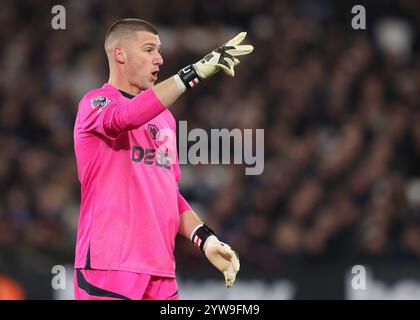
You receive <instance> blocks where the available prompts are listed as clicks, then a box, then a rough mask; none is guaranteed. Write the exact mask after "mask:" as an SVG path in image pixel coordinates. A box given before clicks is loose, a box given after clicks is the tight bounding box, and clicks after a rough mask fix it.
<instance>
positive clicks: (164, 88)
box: [152, 76, 185, 108]
mask: <svg viewBox="0 0 420 320" xmlns="http://www.w3.org/2000/svg"><path fill="white" fill-rule="evenodd" d="M175 77H176V76H173V77H170V78H168V79H166V80H164V81H162V82H161V83H159V84H157V85H155V86H154V87H153V88H152V89H153V91H154V92H155V94H156V96H157V97H158V99H159V100H160V102H161V103H162V104H163V105H164V106H165V107H166V108H169V107H170V106H171V105H172V104H173V103H174V102H175V101H176V99H178V98H179V96H180V95H181V94H182V93H183V92H184V91H185V88H182V86H180V84H179V83H177V81H175Z"/></svg>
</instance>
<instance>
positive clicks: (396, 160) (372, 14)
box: [0, 0, 420, 272]
mask: <svg viewBox="0 0 420 320" xmlns="http://www.w3.org/2000/svg"><path fill="white" fill-rule="evenodd" d="M359 3H361V4H363V1H360V2H359ZM54 4H56V3H52V2H48V1H40V0H28V1H2V9H1V10H0V43H1V47H2V49H1V50H0V55H1V58H0V63H1V70H2V71H1V72H0V82H1V85H0V149H1V153H0V199H1V200H0V272H1V271H2V270H7V268H6V265H7V263H10V261H22V259H25V258H24V257H30V258H27V259H28V260H29V259H30V262H29V263H36V261H39V260H42V259H49V260H50V261H53V262H58V263H72V262H73V254H74V242H75V236H76V227H77V220H78V208H79V201H80V189H79V188H80V187H79V183H78V180H77V171H76V163H75V159H74V153H73V138H72V130H73V123H74V119H75V115H76V110H77V101H78V100H79V99H80V97H81V96H82V95H83V93H84V92H86V91H87V90H89V89H91V88H94V87H98V86H101V85H102V84H103V83H105V82H106V81H107V76H108V74H107V72H108V71H107V62H106V58H105V54H104V52H103V39H104V34H105V32H106V29H107V27H108V26H109V25H110V24H111V23H112V22H113V21H114V20H116V19H117V18H121V17H139V18H144V19H147V20H149V21H151V22H152V23H154V24H155V25H156V26H157V27H158V29H159V30H160V32H161V40H162V43H163V48H162V51H163V56H164V60H165V64H164V66H163V68H161V69H162V72H161V74H160V79H164V78H165V77H167V76H170V75H171V74H173V73H174V72H176V71H177V70H178V69H180V68H181V67H183V66H185V65H187V64H190V63H192V62H195V61H196V60H197V59H199V58H201V56H202V55H203V54H205V53H207V51H208V50H209V49H212V48H213V47H214V46H217V45H219V44H220V43H221V42H222V41H224V40H225V39H228V37H229V36H230V35H232V34H234V33H235V32H236V31H242V30H246V31H248V41H249V42H250V43H252V44H253V45H254V47H255V51H254V53H253V54H252V55H251V56H249V57H247V58H246V59H244V61H243V63H242V64H241V65H239V66H238V68H237V75H236V77H235V78H234V79H230V78H227V77H225V76H223V75H219V76H218V77H217V79H214V80H213V79H211V80H209V81H208V82H206V83H205V84H202V85H200V86H198V87H197V88H195V89H194V90H191V91H190V92H188V94H186V95H184V96H183V97H181V99H180V100H179V101H178V102H177V103H176V104H175V106H174V107H173V108H172V110H173V113H174V115H175V117H176V118H177V120H187V121H188V128H189V129H192V128H204V129H206V130H210V129H211V128H228V129H232V128H251V129H256V128H263V129H265V170H264V173H263V174H262V175H260V176H245V175H244V167H242V166H240V165H220V166H219V165H217V166H216V165H194V166H193V165H184V166H182V173H183V177H182V184H181V189H182V192H183V194H184V195H185V197H186V198H187V199H188V200H189V202H190V203H191V205H192V206H193V208H194V209H195V210H196V211H197V212H198V214H199V215H200V216H201V217H202V218H203V219H204V220H205V221H206V222H207V224H208V225H210V226H211V227H212V228H213V229H215V230H216V231H217V232H218V233H219V234H220V238H221V239H225V240H226V241H227V242H229V243H230V244H231V245H232V246H233V247H234V248H236V249H237V251H238V252H239V254H240V256H241V258H242V264H243V266H244V267H245V268H246V266H252V268H255V269H257V270H262V271H264V272H270V271H273V270H281V268H282V266H284V265H285V264H290V263H302V262H305V261H325V262H334V261H350V260H357V259H368V260H369V259H373V260H378V259H399V260H401V261H419V259H420V211H419V208H420V126H419V125H418V123H420V109H419V102H420V99H419V98H420V97H419V90H418V88H419V87H420V59H419V55H418V52H419V41H418V39H419V38H418V34H416V31H417V30H419V25H420V3H418V2H416V1H414V0H412V1H410V0H404V1H392V2H391V1H369V4H368V5H367V6H366V11H367V16H368V23H367V29H366V30H357V31H355V30H353V29H352V28H351V18H352V15H351V5H349V4H348V3H347V4H346V2H341V1H339V2H337V1H332V0H331V1H328V0H320V1H309V0H307V1H305V0H301V1H268V0H234V1H202V2H200V1H188V0H174V1H167V2H165V1H123V0H121V1H118V4H116V2H115V1H108V0H106V1H103V0H89V1H63V2H62V3H61V4H62V5H64V7H65V8H66V14H67V21H66V27H67V29H66V30H53V29H52V28H51V24H50V22H51V18H52V16H53V15H52V14H51V7H52V6H53V5H54ZM388 17H392V19H387V18H388ZM389 28H391V29H392V32H389V30H390V29H389ZM17 255H19V258H16V256H17ZM199 255H200V253H199V252H198V251H197V250H195V249H193V247H192V246H191V245H190V244H189V243H187V242H186V241H184V242H182V241H180V242H179V245H177V257H178V258H179V262H178V263H182V269H185V268H191V269H193V267H194V261H195V262H196V263H200V261H201V260H200V256H199ZM178 268H181V267H180V266H179V267H178Z"/></svg>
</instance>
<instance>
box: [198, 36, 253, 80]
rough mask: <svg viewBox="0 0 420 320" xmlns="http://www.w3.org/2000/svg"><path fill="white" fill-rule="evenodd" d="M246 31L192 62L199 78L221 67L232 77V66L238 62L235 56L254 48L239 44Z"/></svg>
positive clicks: (203, 77)
mask: <svg viewBox="0 0 420 320" xmlns="http://www.w3.org/2000/svg"><path fill="white" fill-rule="evenodd" d="M245 36H246V32H241V33H239V34H238V35H237V36H236V37H235V38H233V39H231V40H229V41H228V42H226V43H225V44H223V45H222V46H220V47H219V48H217V49H215V50H214V51H212V52H211V53H209V54H208V55H206V56H205V57H204V58H203V59H201V60H200V61H198V62H197V63H195V64H193V67H194V69H195V71H196V73H197V75H198V76H199V77H200V79H201V80H202V79H207V78H209V77H210V76H212V75H214V74H215V73H216V72H218V71H219V70H220V69H222V70H223V71H224V72H225V73H226V74H227V75H229V76H231V77H234V76H235V70H234V67H235V66H236V65H237V64H239V59H237V58H236V57H237V56H242V55H245V54H249V53H251V52H252V51H253V50H254V47H253V46H251V45H239V44H240V43H241V42H242V41H243V40H244V38H245Z"/></svg>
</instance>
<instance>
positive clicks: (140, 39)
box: [126, 31, 163, 90]
mask: <svg viewBox="0 0 420 320" xmlns="http://www.w3.org/2000/svg"><path fill="white" fill-rule="evenodd" d="M160 46H161V43H160V39H159V36H158V35H155V34H153V33H151V32H147V31H138V32H136V40H135V41H130V43H129V44H128V46H127V48H126V66H127V68H126V72H127V78H128V81H129V82H130V83H131V84H132V85H134V86H136V87H137V88H139V89H140V90H145V89H147V88H150V87H152V86H153V85H154V83H155V82H156V80H157V76H158V72H159V66H161V65H162V64H163V59H162V56H161V54H160Z"/></svg>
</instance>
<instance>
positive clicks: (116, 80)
mask: <svg viewBox="0 0 420 320" xmlns="http://www.w3.org/2000/svg"><path fill="white" fill-rule="evenodd" d="M108 83H109V84H110V85H112V86H113V87H114V88H117V89H119V90H122V91H124V92H127V93H129V94H131V95H133V96H136V95H138V94H139V93H140V89H139V88H137V87H135V86H133V85H132V84H130V82H129V81H128V80H127V79H126V78H124V77H121V76H118V75H117V74H113V73H112V72H111V73H110V76H109V79H108Z"/></svg>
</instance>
